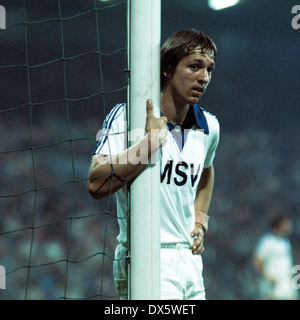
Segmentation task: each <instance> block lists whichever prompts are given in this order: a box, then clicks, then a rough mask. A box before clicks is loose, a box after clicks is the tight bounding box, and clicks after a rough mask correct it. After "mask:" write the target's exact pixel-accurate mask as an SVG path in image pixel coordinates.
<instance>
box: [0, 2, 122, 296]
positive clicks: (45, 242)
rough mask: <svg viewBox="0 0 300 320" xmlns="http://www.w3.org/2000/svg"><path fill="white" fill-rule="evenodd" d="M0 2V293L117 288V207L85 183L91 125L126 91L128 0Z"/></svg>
mask: <svg viewBox="0 0 300 320" xmlns="http://www.w3.org/2000/svg"><path fill="white" fill-rule="evenodd" d="M2 5H3V6H4V7H5V9H6V14H7V28H6V29H5V30H1V31H0V37H1V55H0V77H1V79H2V80H1V82H0V94H1V100H0V101H1V102H0V105H1V110H0V135H1V139H2V140H1V142H2V143H1V145H0V170H1V181H0V201H1V219H0V236H1V238H0V239H1V241H0V265H2V266H4V267H5V269H6V276H7V278H6V290H1V291H0V295H1V299H93V298H97V299H98V298H102V299H105V298H109V299H111V298H114V297H116V298H117V293H116V291H115V289H114V284H113V278H112V263H113V256H114V248H115V245H116V243H115V241H116V240H115V238H116V234H117V221H116V220H117V219H116V208H115V206H114V201H112V197H108V198H106V199H104V200H100V201H95V200H93V199H92V198H91V197H90V196H89V195H88V192H87V188H86V183H87V173H88V167H89V163H90V159H91V153H92V151H93V149H94V147H95V145H96V133H97V130H98V129H99V128H101V125H102V121H103V119H104V117H105V115H106V114H107V113H108V112H109V111H110V109H111V106H113V105H114V104H115V103H116V102H120V101H126V88H127V79H126V73H125V72H124V68H125V65H126V59H127V58H126V32H127V30H126V3H125V1H120V0H118V1H117V0H112V1H109V2H102V1H98V0H89V1H82V0H76V1H69V0H57V1H53V0H44V1H36V0H13V1H11V0H10V1H9V2H8V1H6V3H5V2H4V3H2Z"/></svg>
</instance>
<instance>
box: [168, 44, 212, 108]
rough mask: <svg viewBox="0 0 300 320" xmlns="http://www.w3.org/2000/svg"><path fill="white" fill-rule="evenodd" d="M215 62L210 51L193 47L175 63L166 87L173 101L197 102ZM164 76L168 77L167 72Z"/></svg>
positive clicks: (209, 78)
mask: <svg viewBox="0 0 300 320" xmlns="http://www.w3.org/2000/svg"><path fill="white" fill-rule="evenodd" d="M214 66H215V62H214V57H213V54H212V52H211V51H203V50H201V48H196V49H194V50H193V51H192V52H191V54H189V55H188V56H186V57H184V58H183V59H182V60H181V61H180V62H179V64H178V65H177V67H176V69H175V72H174V74H173V76H171V77H170V76H169V79H168V81H167V88H168V89H169V90H170V92H171V94H172V96H173V99H174V101H175V103H179V104H184V105H186V104H195V103H198V101H199V100H200V98H201V96H202V95H203V93H204V91H205V89H206V88H207V86H208V84H209V82H210V80H211V75H212V72H213V70H214ZM165 76H166V77H167V78H168V74H167V73H166V74H165Z"/></svg>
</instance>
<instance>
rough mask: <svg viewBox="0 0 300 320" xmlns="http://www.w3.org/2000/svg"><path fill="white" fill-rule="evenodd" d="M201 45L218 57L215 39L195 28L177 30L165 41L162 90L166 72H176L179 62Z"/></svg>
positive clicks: (161, 76)
mask: <svg viewBox="0 0 300 320" xmlns="http://www.w3.org/2000/svg"><path fill="white" fill-rule="evenodd" d="M199 46H200V47H201V49H202V50H210V51H211V52H212V53H213V54H214V59H216V54H217V47H216V45H215V43H214V42H213V40H212V39H211V38H210V37H209V36H208V35H206V34H205V33H204V32H201V31H198V30H195V29H185V30H180V31H177V32H175V33H174V34H172V35H171V36H170V37H169V38H168V39H167V40H166V41H165V42H164V44H163V46H162V48H161V50H160V63H161V66H160V70H161V71H160V82H161V84H160V87H161V90H163V89H164V88H165V85H166V78H165V76H164V72H165V71H168V73H170V74H171V75H172V74H174V71H175V69H176V67H177V65H178V63H179V62H180V61H181V60H182V59H183V58H184V57H186V56H188V55H189V54H190V53H191V51H193V50H194V49H195V48H197V47H199Z"/></svg>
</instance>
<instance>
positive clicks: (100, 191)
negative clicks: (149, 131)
mask: <svg viewBox="0 0 300 320" xmlns="http://www.w3.org/2000/svg"><path fill="white" fill-rule="evenodd" d="M158 149H159V147H158V146H157V147H156V146H155V145H154V144H153V143H152V145H151V137H150V136H149V135H147V136H145V137H144V138H143V139H142V140H141V141H140V142H138V143H137V144H135V145H133V146H132V147H130V148H128V149H126V150H125V151H124V152H122V153H121V154H118V155H116V156H112V157H105V156H103V155H94V156H93V160H92V164H91V167H90V171H89V179H88V190H89V192H90V194H91V195H92V196H93V197H94V198H96V199H100V198H102V197H105V196H107V195H109V194H111V193H114V192H116V191H118V190H119V189H120V188H122V187H123V186H124V185H125V184H127V183H128V182H129V181H130V180H132V179H133V178H135V177H137V176H138V175H139V174H140V173H141V172H142V171H143V169H145V167H146V166H147V164H148V163H149V159H150V158H151V156H152V155H153V154H154V153H155V152H156V151H157V150H158Z"/></svg>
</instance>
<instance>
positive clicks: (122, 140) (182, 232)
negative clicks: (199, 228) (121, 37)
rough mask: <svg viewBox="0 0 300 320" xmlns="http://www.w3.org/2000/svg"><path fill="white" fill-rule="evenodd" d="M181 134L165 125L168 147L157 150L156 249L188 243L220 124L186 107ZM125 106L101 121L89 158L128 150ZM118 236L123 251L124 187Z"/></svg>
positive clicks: (198, 109)
mask: <svg viewBox="0 0 300 320" xmlns="http://www.w3.org/2000/svg"><path fill="white" fill-rule="evenodd" d="M187 119H188V121H185V123H186V125H187V126H186V128H181V127H180V126H174V125H172V124H170V123H168V127H169V133H168V137H167V142H166V143H165V145H164V146H163V147H162V148H161V149H160V165H161V181H160V182H161V183H160V206H159V207H160V217H161V243H162V244H169V243H189V244H190V245H191V244H192V242H193V239H192V238H191V236H190V232H191V231H192V230H193V229H194V226H195V213H194V200H195V197H196V191H197V185H198V183H199V181H200V177H201V174H202V171H203V169H204V168H208V167H210V166H211V165H212V163H213V159H214V156H215V151H216V148H217V145H218V142H219V122H218V120H217V119H216V117H215V116H213V115H211V114H210V113H208V112H207V111H205V110H204V109H202V108H201V107H199V106H198V105H193V106H190V109H189V112H188V115H187ZM126 140H127V122H126V105H125V104H118V105H116V106H115V107H114V108H113V109H112V110H111V112H110V113H109V114H108V116H107V117H106V119H105V121H104V124H103V127H102V130H101V136H100V139H99V143H98V145H97V147H96V149H95V150H94V153H101V154H104V155H108V156H109V155H116V154H119V153H121V152H122V151H124V150H125V149H127V141H126ZM116 196H117V206H118V218H119V219H118V221H119V226H120V233H119V235H118V241H119V242H120V243H121V244H123V245H124V246H125V247H127V223H126V215H127V187H126V186H124V187H123V188H122V189H120V190H119V191H117V192H116Z"/></svg>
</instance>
